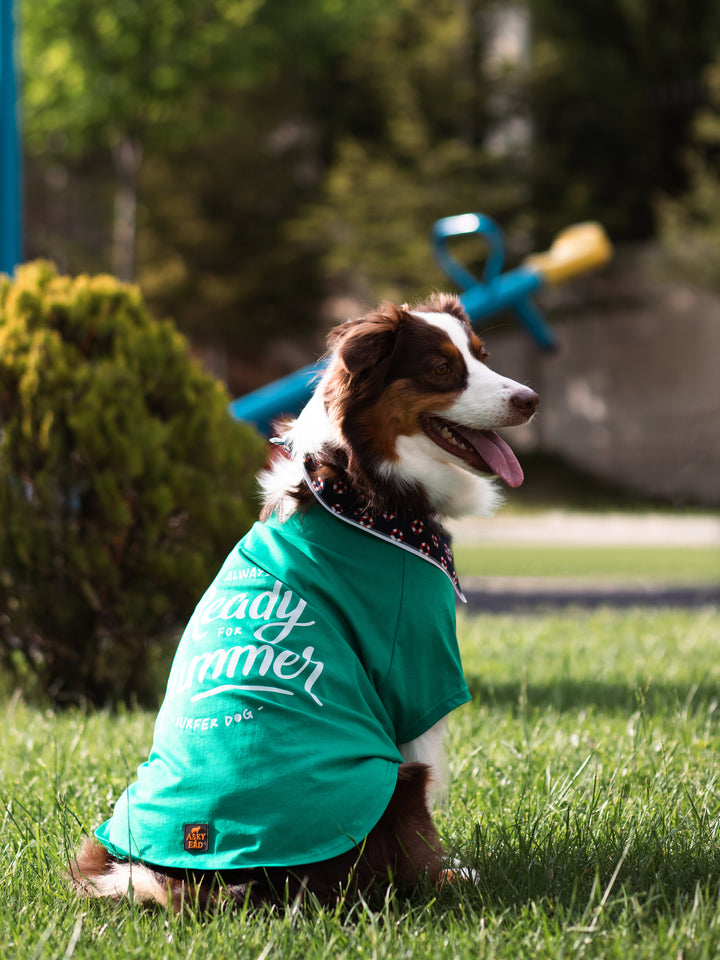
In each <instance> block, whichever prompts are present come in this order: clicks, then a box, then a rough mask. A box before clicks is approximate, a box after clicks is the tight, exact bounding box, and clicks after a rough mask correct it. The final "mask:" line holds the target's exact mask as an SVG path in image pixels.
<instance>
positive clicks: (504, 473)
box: [455, 426, 525, 487]
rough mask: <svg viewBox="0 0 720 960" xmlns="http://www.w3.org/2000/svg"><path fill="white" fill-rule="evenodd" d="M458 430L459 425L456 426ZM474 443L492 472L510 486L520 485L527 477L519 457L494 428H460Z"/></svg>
mask: <svg viewBox="0 0 720 960" xmlns="http://www.w3.org/2000/svg"><path fill="white" fill-rule="evenodd" d="M455 429H456V430H457V426H455ZM458 432H459V433H462V435H463V437H464V438H465V439H466V440H467V441H468V442H469V443H471V444H472V445H473V447H474V448H475V450H476V452H477V453H479V454H480V456H481V457H482V458H483V460H484V461H485V463H486V464H487V465H488V466H489V467H490V469H491V470H492V472H493V473H494V474H495V475H496V476H498V477H500V479H501V480H504V481H505V483H506V484H507V485H508V486H509V487H519V486H520V484H521V483H522V482H523V480H524V479H525V476H524V474H523V471H522V467H521V466H520V464H519V462H518V458H517V457H516V456H515V454H514V453H513V452H512V450H511V449H510V447H509V446H508V445H507V443H505V441H504V440H503V439H502V437H499V436H498V435H497V434H496V433H495V431H494V430H458Z"/></svg>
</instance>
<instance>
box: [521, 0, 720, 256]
mask: <svg viewBox="0 0 720 960" xmlns="http://www.w3.org/2000/svg"><path fill="white" fill-rule="evenodd" d="M528 5H529V9H530V11H531V15H532V24H533V33H534V45H533V72H532V75H531V77H530V86H529V89H528V97H529V99H530V103H531V110H532V117H533V124H534V144H533V199H532V203H533V206H534V208H535V210H536V212H537V217H538V222H539V225H540V228H541V230H542V231H543V233H544V234H545V235H546V236H548V237H549V236H551V235H552V234H553V233H554V232H555V231H556V230H557V229H558V228H559V227H561V226H562V225H563V223H564V222H567V221H569V220H578V219H585V218H587V217H597V218H600V219H602V220H603V221H604V223H605V224H606V226H607V227H608V229H609V230H610V232H611V234H612V235H613V236H614V237H616V238H622V237H626V238H635V239H639V238H646V237H649V236H652V235H653V233H654V231H655V215H654V203H655V198H656V195H657V193H658V192H660V191H662V192H666V193H669V194H677V193H678V192H680V191H682V190H683V188H684V186H685V184H686V171H685V168H684V165H683V146H684V144H686V143H687V139H688V135H689V130H690V125H691V122H692V118H693V116H694V114H695V112H696V111H697V109H698V107H699V106H700V105H701V104H702V102H703V99H704V96H705V92H704V86H703V80H702V74H703V68H704V66H705V65H707V64H708V63H709V62H710V61H711V60H712V58H713V57H714V55H715V51H716V49H717V45H718V41H719V40H720V6H719V5H718V4H717V3H716V0H696V2H694V3H692V4H689V3H676V2H675V0H583V2H582V3H577V2H575V0H528Z"/></svg>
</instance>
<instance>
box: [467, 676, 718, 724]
mask: <svg viewBox="0 0 720 960" xmlns="http://www.w3.org/2000/svg"><path fill="white" fill-rule="evenodd" d="M466 679H467V683H468V687H469V689H470V693H471V694H472V697H473V700H474V701H475V702H476V703H479V704H483V705H485V706H491V707H501V708H502V707H508V706H516V707H518V708H521V707H523V708H524V707H526V706H529V707H532V708H536V709H542V708H552V709H554V710H557V711H559V712H563V711H567V710H578V709H585V708H591V707H594V708H595V709H597V710H601V711H610V712H628V713H632V712H634V711H635V710H639V709H642V710H643V711H644V712H645V713H648V714H668V713H677V712H678V711H682V712H683V713H684V714H687V715H688V716H694V715H697V714H698V713H702V712H712V713H714V712H715V709H716V707H717V702H718V700H720V684H718V683H715V682H713V683H696V684H684V685H683V684H671V683H657V684H656V683H653V682H652V681H650V682H647V683H646V684H645V685H644V686H640V685H639V684H638V682H637V681H634V680H628V682H627V684H624V683H613V682H608V681H606V680H587V679H583V680H573V679H567V680H554V681H552V682H547V683H528V684H525V683H523V682H522V681H520V680H517V681H504V682H501V683H491V682H487V681H484V680H482V679H481V678H480V677H477V676H472V675H470V676H468V677H466Z"/></svg>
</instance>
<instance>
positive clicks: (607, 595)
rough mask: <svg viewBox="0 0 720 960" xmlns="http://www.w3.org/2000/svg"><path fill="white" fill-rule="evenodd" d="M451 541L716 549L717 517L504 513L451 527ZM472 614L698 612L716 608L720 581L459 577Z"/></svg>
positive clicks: (719, 534) (719, 538)
mask: <svg viewBox="0 0 720 960" xmlns="http://www.w3.org/2000/svg"><path fill="white" fill-rule="evenodd" d="M448 526H449V528H450V531H451V533H452V534H453V537H454V540H455V542H456V543H487V544H488V545H492V544H493V543H506V544H517V545H521V544H528V545H531V544H534V545H539V544H556V545H568V546H571V545H575V546H579V545H597V546H657V547H658V548H662V547H664V546H676V547H679V546H717V548H718V551H720V516H719V515H717V514H703V515H700V514H687V515H681V514H662V513H648V514H625V513H610V514H588V513H571V512H564V511H557V510H556V511H549V512H546V513H538V514H527V515H522V514H514V515H513V514H506V515H503V514H502V513H501V514H499V515H498V516H496V517H493V518H491V519H490V520H480V519H469V520H468V519H465V520H460V521H454V522H452V523H450V524H448ZM462 586H463V590H464V592H465V595H466V597H467V598H468V607H469V608H470V609H471V610H473V611H476V610H477V611H479V610H485V611H488V612H512V611H524V610H525V611H527V610H532V609H538V608H558V607H567V606H580V607H598V606H604V605H611V606H614V607H628V606H637V605H642V606H673V607H698V606H704V605H720V584H717V585H715V586H712V585H710V586H708V585H707V584H702V585H693V584H664V583H657V582H648V583H636V582H627V581H617V582H613V581H608V580H607V579H599V578H598V579H592V580H589V579H576V578H563V577H464V578H462Z"/></svg>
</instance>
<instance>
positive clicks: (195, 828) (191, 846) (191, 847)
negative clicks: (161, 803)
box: [183, 823, 210, 853]
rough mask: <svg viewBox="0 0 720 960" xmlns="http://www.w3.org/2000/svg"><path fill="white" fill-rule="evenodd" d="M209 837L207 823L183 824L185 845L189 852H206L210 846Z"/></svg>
mask: <svg viewBox="0 0 720 960" xmlns="http://www.w3.org/2000/svg"><path fill="white" fill-rule="evenodd" d="M209 839H210V829H209V826H208V824H207V823H184V824H183V847H184V849H185V850H187V851H188V853H206V852H207V850H208V849H209V846H210V844H209Z"/></svg>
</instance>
